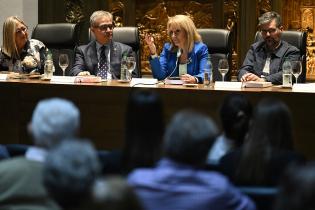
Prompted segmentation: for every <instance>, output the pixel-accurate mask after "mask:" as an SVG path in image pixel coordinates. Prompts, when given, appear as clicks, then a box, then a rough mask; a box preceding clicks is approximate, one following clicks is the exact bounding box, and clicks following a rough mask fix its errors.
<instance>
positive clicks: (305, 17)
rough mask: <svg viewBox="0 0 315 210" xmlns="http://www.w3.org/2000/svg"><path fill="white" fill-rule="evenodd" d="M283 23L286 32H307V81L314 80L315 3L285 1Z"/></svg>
mask: <svg viewBox="0 0 315 210" xmlns="http://www.w3.org/2000/svg"><path fill="white" fill-rule="evenodd" d="M283 5H284V7H283V15H282V16H283V23H284V26H285V29H287V30H298V31H306V32H307V51H306V56H307V64H306V66H307V70H306V78H307V80H315V40H314V35H315V33H314V18H315V2H314V1H309V0H285V1H284V4H283Z"/></svg>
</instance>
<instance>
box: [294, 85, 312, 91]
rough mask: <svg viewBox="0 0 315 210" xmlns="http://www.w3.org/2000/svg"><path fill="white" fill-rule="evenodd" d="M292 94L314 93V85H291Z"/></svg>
mask: <svg viewBox="0 0 315 210" xmlns="http://www.w3.org/2000/svg"><path fill="white" fill-rule="evenodd" d="M292 91H293V92H315V83H304V84H293V87H292Z"/></svg>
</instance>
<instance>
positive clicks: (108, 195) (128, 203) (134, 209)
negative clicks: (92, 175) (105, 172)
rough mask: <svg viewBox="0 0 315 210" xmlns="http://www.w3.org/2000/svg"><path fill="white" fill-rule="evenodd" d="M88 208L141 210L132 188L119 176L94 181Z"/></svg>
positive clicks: (94, 209)
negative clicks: (90, 202)
mask: <svg viewBox="0 0 315 210" xmlns="http://www.w3.org/2000/svg"><path fill="white" fill-rule="evenodd" d="M92 199H93V200H92V204H91V206H90V207H91V208H90V209H89V210H98V209H106V210H142V209H143V208H142V206H141V205H140V202H139V200H138V198H137V196H136V194H135V193H134V192H133V190H132V188H131V187H130V186H129V185H128V184H127V182H126V181H125V180H124V179H123V178H121V177H118V176H116V177H114V176H112V177H105V178H99V179H98V180H96V181H95V183H94V186H93V188H92Z"/></svg>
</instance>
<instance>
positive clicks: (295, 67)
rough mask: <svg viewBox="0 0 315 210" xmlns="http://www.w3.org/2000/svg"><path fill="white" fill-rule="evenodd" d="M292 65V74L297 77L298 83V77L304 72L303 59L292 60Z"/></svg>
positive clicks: (296, 81)
mask: <svg viewBox="0 0 315 210" xmlns="http://www.w3.org/2000/svg"><path fill="white" fill-rule="evenodd" d="M291 66H292V74H293V75H294V77H295V84H297V83H298V78H299V76H300V74H301V73H302V63H301V61H291Z"/></svg>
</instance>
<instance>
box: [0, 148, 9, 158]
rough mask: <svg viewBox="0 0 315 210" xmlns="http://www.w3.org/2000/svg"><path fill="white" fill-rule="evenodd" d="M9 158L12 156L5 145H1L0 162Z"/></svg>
mask: <svg viewBox="0 0 315 210" xmlns="http://www.w3.org/2000/svg"><path fill="white" fill-rule="evenodd" d="M8 157H10V155H9V152H8V150H7V148H6V147H5V146H3V145H0V160H2V159H6V158H8Z"/></svg>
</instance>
